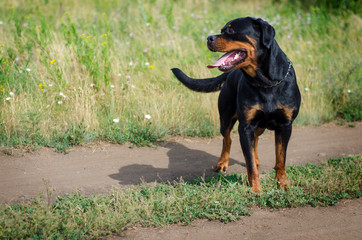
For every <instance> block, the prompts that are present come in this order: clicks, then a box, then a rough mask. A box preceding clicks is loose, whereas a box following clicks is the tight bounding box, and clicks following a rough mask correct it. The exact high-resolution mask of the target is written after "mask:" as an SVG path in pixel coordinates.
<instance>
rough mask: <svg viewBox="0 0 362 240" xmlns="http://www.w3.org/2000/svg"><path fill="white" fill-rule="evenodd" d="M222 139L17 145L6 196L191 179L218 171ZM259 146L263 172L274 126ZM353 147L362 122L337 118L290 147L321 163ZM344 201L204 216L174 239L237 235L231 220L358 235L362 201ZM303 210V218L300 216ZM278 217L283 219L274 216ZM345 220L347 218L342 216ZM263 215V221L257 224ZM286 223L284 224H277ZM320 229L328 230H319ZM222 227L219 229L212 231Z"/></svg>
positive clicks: (4, 167)
mask: <svg viewBox="0 0 362 240" xmlns="http://www.w3.org/2000/svg"><path fill="white" fill-rule="evenodd" d="M232 139H233V145H232V149H231V159H230V167H229V171H228V172H229V173H233V172H244V171H245V164H244V160H243V156H242V152H241V148H240V144H239V141H238V136H237V135H236V134H235V135H233V136H232ZM221 142H222V138H221V137H217V138H214V139H197V138H192V139H182V138H175V139H169V140H168V141H166V142H165V143H163V144H161V146H159V147H157V148H133V149H130V148H128V146H125V145H124V146H120V145H113V144H93V145H87V146H83V147H77V148H74V149H72V150H71V152H70V153H69V154H66V155H64V154H59V153H55V152H54V151H53V150H52V149H45V148H44V149H42V150H39V151H36V152H34V153H24V154H23V153H21V154H19V153H17V152H15V155H14V156H8V155H5V154H3V153H1V154H0V202H2V203H10V202H19V201H23V200H28V199H30V198H33V197H36V196H37V195H38V194H39V193H40V192H42V191H44V190H45V188H46V187H45V184H44V182H43V179H46V180H47V181H48V182H49V183H50V185H51V187H52V188H54V189H55V191H56V194H54V195H57V194H64V193H70V192H74V191H75V190H77V189H79V190H80V191H81V192H83V193H85V194H97V193H104V192H109V191H110V190H111V189H112V188H114V187H117V188H119V187H120V188H124V187H127V186H128V185H130V184H137V183H140V182H141V180H140V179H141V178H143V179H144V181H146V182H155V181H157V182H160V181H167V180H177V179H178V178H179V177H181V176H182V177H183V179H185V180H190V179H192V178H194V177H196V176H202V175H205V176H208V175H212V174H214V173H213V172H212V167H213V166H215V164H216V162H217V160H218V156H219V154H220V151H221ZM258 151H259V157H260V164H261V165H260V168H261V171H270V170H271V169H272V168H273V166H274V163H275V162H274V161H275V160H274V137H273V135H272V134H271V133H270V132H267V133H265V134H264V135H262V136H261V139H260V141H259V147H258ZM354 154H362V123H357V124H356V126H355V127H354V128H350V127H347V126H337V125H334V124H328V125H324V126H320V127H304V128H295V129H294V131H293V135H292V138H291V141H290V144H289V148H288V156H287V164H288V165H291V164H297V165H302V164H306V163H314V164H318V163H321V162H323V161H324V160H326V159H328V158H330V157H341V156H348V155H354ZM341 204H342V205H339V206H337V207H331V208H320V209H311V208H298V209H288V210H285V211H277V212H269V211H265V210H264V211H259V210H257V211H256V213H255V214H254V215H253V216H252V217H247V218H245V220H242V221H241V222H238V223H232V224H227V225H223V224H221V225H220V224H219V223H210V222H206V223H205V222H204V223H203V221H201V225H198V224H200V223H196V224H195V225H193V226H192V227H186V228H185V227H181V229H183V230H182V231H184V232H185V234H186V235H182V234H181V232H182V231H181V230H177V231H178V232H180V231H181V232H180V234H181V235H179V237H180V238H175V237H174V236H173V237H172V238H175V239H192V238H189V237H188V236H194V237H193V239H202V238H201V237H200V236H198V235H188V234H192V232H193V231H194V232H202V233H203V234H204V236H210V237H208V238H206V237H205V239H213V238H214V237H216V236H220V237H223V236H229V235H227V234H231V235H230V236H232V233H233V231H234V230H232V229H233V227H232V226H237V229H238V230H235V231H236V232H237V233H238V234H240V233H242V234H244V235H245V234H246V235H245V239H248V238H253V239H255V236H256V235H250V234H252V233H254V232H256V233H258V232H260V233H264V232H265V229H270V230H273V229H274V230H275V231H276V232H274V233H273V234H274V235H272V236H273V237H268V239H273V238H279V239H280V238H281V239H284V238H283V236H281V235H278V234H277V233H278V232H280V231H283V232H287V231H286V230H287V229H289V230H290V229H294V230H293V233H292V234H288V235H285V236H286V237H290V238H292V239H294V237H293V236H295V239H297V238H298V236H299V235H298V234H299V232H302V231H306V232H304V235H303V236H304V237H306V238H307V239H315V238H314V237H313V236H318V234H319V232H320V231H321V234H322V235H323V234H325V235H326V236H331V237H336V236H337V235H336V234H337V232H336V231H341V234H342V233H343V234H347V232H348V233H350V234H352V235H351V237H352V239H354V238H353V236H355V235H353V234H356V233H359V236H362V232H361V230H358V231H357V230H356V227H355V223H358V226H362V219H361V200H353V201H347V202H345V203H341ZM351 206H352V207H351ZM337 213H340V214H339V215H338V214H337ZM336 214H337V215H336ZM342 215H343V216H342ZM298 216H304V217H302V218H299V217H298ZM334 216H337V217H334ZM276 217H277V220H274V218H276ZM246 219H248V220H246ZM268 219H269V220H268ZM333 219H334V220H333ZM338 219H339V220H340V221H337V220H338ZM352 219H353V221H352ZM261 220H262V221H261ZM260 221H261V222H262V224H260V223H257V222H260ZM268 221H269V223H268ZM248 224H249V225H248ZM250 224H251V225H250ZM279 224H280V225H281V226H279V227H278V225H279ZM195 226H196V228H195ZM240 226H242V227H240ZM326 226H327V227H326ZM173 228H178V227H177V226H172V227H169V228H165V230H152V231H151V230H146V233H145V235H144V236H148V232H149V231H150V234H151V232H155V234H156V235H155V238H156V239H157V238H158V237H157V236H158V234H161V233H160V231H165V232H169V230H167V229H173ZM229 228H230V229H229ZM320 228H323V229H324V230H322V229H321V230H318V229H320ZM342 228H343V229H342ZM195 229H196V230H197V231H196V230H195ZM216 229H218V230H219V231H220V232H218V233H215V234H213V232H215V231H216ZM243 229H244V230H243ZM333 229H334V230H333ZM351 229H352V230H351ZM353 229H355V230H353ZM249 230H250V231H249ZM289 230H288V231H289ZM311 231H312V232H311ZM130 232H132V231H130ZM171 232H172V231H171ZM141 233H142V231H136V233H135V234H136V235H134V237H135V238H142V235H139V236H138V235H137V234H141ZM208 234H209V235H208ZM218 234H219V235H218ZM265 234H266V233H265ZM293 234H295V235H293ZM328 234H329V235H328ZM161 235H162V234H161ZM168 236H169V237H168ZM170 236H172V235H165V238H163V239H168V238H170ZM183 236H184V237H183ZM235 236H239V235H235ZM258 236H259V237H260V239H261V238H262V236H265V235H263V234H261V235H260V234H259V235H258ZM274 236H275V237H274ZM277 236H280V237H277ZM301 236H302V235H301ZM338 236H342V235H338ZM356 236H357V235H356ZM130 238H132V236H130ZM237 238H238V237H237ZM239 239H240V238H239ZM256 239H258V238H256ZM326 239H328V238H326ZM329 239H331V238H329ZM356 239H357V238H356Z"/></svg>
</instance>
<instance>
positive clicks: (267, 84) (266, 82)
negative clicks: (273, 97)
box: [249, 59, 292, 88]
mask: <svg viewBox="0 0 362 240" xmlns="http://www.w3.org/2000/svg"><path fill="white" fill-rule="evenodd" d="M288 63H289V66H288V70H287V72H286V74H285V76H284V77H283V79H281V80H279V81H272V80H270V79H269V78H268V77H266V76H265V75H264V73H263V72H262V71H261V70H257V71H256V72H257V78H255V79H258V82H255V81H254V79H253V81H249V83H250V84H251V85H252V86H254V87H262V88H272V87H276V86H278V85H279V84H280V83H281V82H283V81H284V80H285V79H286V78H287V77H288V75H289V72H290V68H291V67H292V62H291V61H290V60H289V59H288ZM259 79H260V80H259Z"/></svg>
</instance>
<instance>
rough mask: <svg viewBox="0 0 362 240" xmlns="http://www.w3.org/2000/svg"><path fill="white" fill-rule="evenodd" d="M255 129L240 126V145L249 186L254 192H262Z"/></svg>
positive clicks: (248, 126)
mask: <svg viewBox="0 0 362 240" xmlns="http://www.w3.org/2000/svg"><path fill="white" fill-rule="evenodd" d="M254 131H255V128H254V127H252V126H250V125H242V124H240V125H239V137H240V144H241V148H242V150H243V154H244V158H245V162H246V168H247V171H248V181H249V186H250V187H251V188H252V190H253V191H254V192H260V190H261V186H260V179H259V172H258V167H257V160H256V156H255V151H254V149H253V148H254V146H255V144H254V142H255V135H254Z"/></svg>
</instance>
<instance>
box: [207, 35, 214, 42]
mask: <svg viewBox="0 0 362 240" xmlns="http://www.w3.org/2000/svg"><path fill="white" fill-rule="evenodd" d="M215 40H216V36H215V35H212V36H208V37H207V42H209V43H211V42H214V41H215Z"/></svg>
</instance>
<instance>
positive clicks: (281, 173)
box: [275, 124, 292, 189]
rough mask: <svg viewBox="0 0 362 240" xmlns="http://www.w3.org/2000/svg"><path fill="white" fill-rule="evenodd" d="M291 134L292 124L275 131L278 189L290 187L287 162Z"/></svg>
mask: <svg viewBox="0 0 362 240" xmlns="http://www.w3.org/2000/svg"><path fill="white" fill-rule="evenodd" d="M291 134H292V125H291V124H290V125H289V126H286V127H282V128H279V129H276V130H275V179H276V180H277V181H278V188H283V189H286V188H287V185H288V178H287V174H286V173H285V162H286V154H287V147H288V142H289V139H290V135H291Z"/></svg>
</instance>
